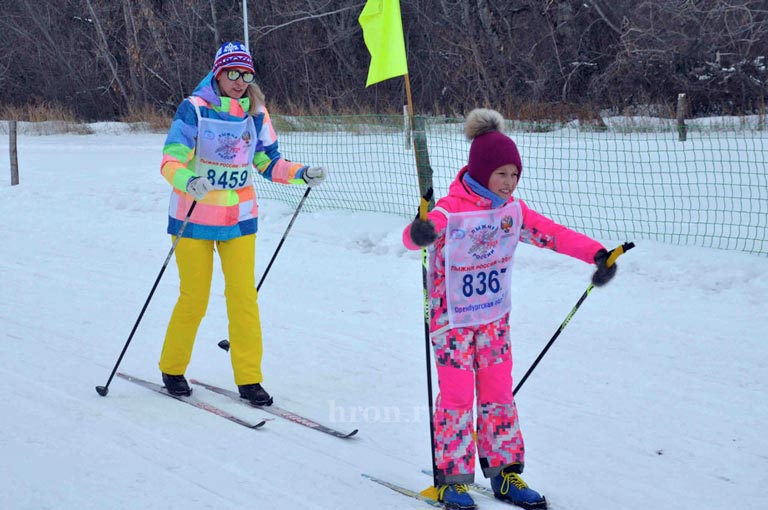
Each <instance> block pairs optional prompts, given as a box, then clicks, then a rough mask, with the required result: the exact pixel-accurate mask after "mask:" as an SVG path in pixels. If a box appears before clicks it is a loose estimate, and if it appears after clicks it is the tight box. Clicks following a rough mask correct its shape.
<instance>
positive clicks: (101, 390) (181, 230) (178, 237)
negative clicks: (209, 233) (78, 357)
mask: <svg viewBox="0 0 768 510" xmlns="http://www.w3.org/2000/svg"><path fill="white" fill-rule="evenodd" d="M196 205H197V202H196V201H195V202H192V205H191V206H189V212H187V217H186V218H184V223H182V224H181V228H179V233H178V234H176V239H175V240H174V241H173V246H171V251H169V252H168V256H167V257H165V262H164V263H163V267H162V269H160V273H159V274H158V275H157V278H156V279H155V284H154V285H152V290H151V291H149V295H148V296H147V300H146V301H145V302H144V306H143V307H142V308H141V312H140V313H139V317H138V319H136V323H135V324H134V325H133V329H132V330H131V334H130V335H128V340H126V341H125V345H124V346H123V350H122V351H121V352H120V356H118V358H117V362H115V366H114V368H113V369H112V373H111V374H109V379H107V384H105V385H104V386H96V393H98V394H99V395H101V396H102V397H106V396H107V393H109V385H110V384H111V383H112V379H113V378H114V377H115V372H117V367H119V366H120V362H121V361H123V356H125V351H127V350H128V346H129V345H130V344H131V340H132V339H133V335H134V333H136V329H137V328H138V327H139V323H140V322H141V318H142V317H144V312H146V311H147V306H149V301H150V300H151V299H152V296H153V295H154V293H155V289H157V284H158V283H160V278H162V277H163V273H164V272H165V268H166V267H168V262H170V260H171V256H172V255H173V252H174V251H176V245H177V244H179V241H181V237H182V236H183V235H184V229H186V228H187V224H188V223H189V218H190V216H192V211H194V210H195V206H196Z"/></svg>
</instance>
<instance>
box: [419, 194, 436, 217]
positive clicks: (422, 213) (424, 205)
mask: <svg viewBox="0 0 768 510" xmlns="http://www.w3.org/2000/svg"><path fill="white" fill-rule="evenodd" d="M432 193H433V191H432V188H429V189H428V190H427V192H426V193H424V196H423V197H421V203H419V219H421V220H422V221H427V212H429V202H430V201H431V200H432Z"/></svg>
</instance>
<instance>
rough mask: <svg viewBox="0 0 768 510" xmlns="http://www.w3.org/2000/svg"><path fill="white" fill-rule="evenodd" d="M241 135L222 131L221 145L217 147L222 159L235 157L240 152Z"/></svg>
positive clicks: (220, 136) (217, 152)
mask: <svg viewBox="0 0 768 510" xmlns="http://www.w3.org/2000/svg"><path fill="white" fill-rule="evenodd" d="M239 145H240V137H239V136H235V135H233V134H232V133H221V134H220V135H219V146H218V148H217V149H216V154H218V155H219V156H220V157H221V158H222V159H234V158H235V156H237V153H238V152H240V147H239Z"/></svg>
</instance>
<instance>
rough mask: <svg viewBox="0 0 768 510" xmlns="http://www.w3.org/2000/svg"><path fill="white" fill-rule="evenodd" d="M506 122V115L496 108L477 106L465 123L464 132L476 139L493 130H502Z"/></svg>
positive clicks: (468, 136) (471, 138) (470, 137)
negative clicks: (503, 115) (502, 114)
mask: <svg viewBox="0 0 768 510" xmlns="http://www.w3.org/2000/svg"><path fill="white" fill-rule="evenodd" d="M503 124H504V117H502V116H501V114H500V113H499V112H497V111H496V110H489V109H487V108H475V109H474V110H472V111H471V112H469V115H467V120H466V122H465V123H464V133H465V134H466V135H467V138H469V139H470V140H474V139H475V138H476V137H478V136H480V135H484V134H486V133H490V132H491V131H501V128H502V126H503Z"/></svg>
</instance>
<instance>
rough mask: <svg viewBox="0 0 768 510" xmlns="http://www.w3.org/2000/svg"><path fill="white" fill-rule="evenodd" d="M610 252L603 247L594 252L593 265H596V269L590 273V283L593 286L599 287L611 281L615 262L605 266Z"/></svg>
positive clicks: (614, 270) (614, 272)
mask: <svg viewBox="0 0 768 510" xmlns="http://www.w3.org/2000/svg"><path fill="white" fill-rule="evenodd" d="M609 255H610V253H608V251H606V250H605V248H601V249H600V251H598V252H597V253H595V265H596V266H597V271H595V274H593V275H592V285H594V286H595V287H600V286H603V285H605V284H606V283H608V282H609V281H611V278H613V276H614V275H615V274H616V268H617V267H616V264H615V263H614V264H613V265H612V266H611V267H608V266H606V265H605V264H606V262H608V256H609Z"/></svg>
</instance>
